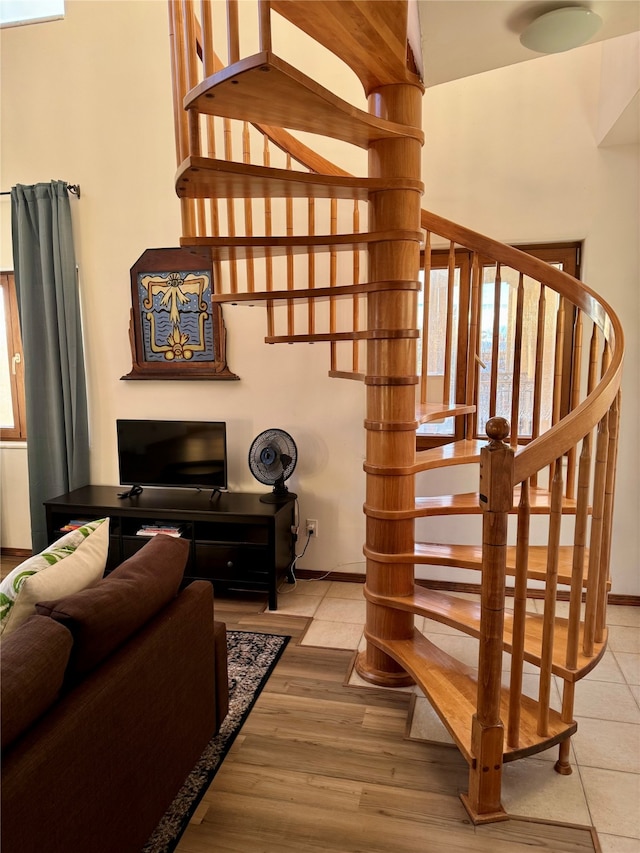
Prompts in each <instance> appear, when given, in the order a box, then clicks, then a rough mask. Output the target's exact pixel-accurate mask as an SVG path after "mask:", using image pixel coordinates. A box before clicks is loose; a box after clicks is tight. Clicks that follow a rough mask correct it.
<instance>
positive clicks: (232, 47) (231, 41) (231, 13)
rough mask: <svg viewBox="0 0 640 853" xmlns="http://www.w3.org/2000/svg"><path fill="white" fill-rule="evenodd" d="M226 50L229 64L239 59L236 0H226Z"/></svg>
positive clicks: (238, 28)
mask: <svg viewBox="0 0 640 853" xmlns="http://www.w3.org/2000/svg"><path fill="white" fill-rule="evenodd" d="M227 38H228V41H227V50H228V55H229V65H233V63H234V62H239V61H240V27H239V24H238V0H227Z"/></svg>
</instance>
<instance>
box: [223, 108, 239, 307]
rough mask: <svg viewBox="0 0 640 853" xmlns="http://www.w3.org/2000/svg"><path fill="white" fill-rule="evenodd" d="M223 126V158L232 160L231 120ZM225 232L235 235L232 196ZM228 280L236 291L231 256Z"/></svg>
mask: <svg viewBox="0 0 640 853" xmlns="http://www.w3.org/2000/svg"><path fill="white" fill-rule="evenodd" d="M223 127H224V159H225V160H233V133H232V128H231V120H230V119H228V118H225V119H224V121H223ZM227 234H228V235H229V237H235V236H236V208H235V204H234V200H233V199H232V198H228V199H227ZM229 281H230V286H231V293H237V292H238V262H237V261H236V259H235V257H232V258H231V259H230V262H229Z"/></svg>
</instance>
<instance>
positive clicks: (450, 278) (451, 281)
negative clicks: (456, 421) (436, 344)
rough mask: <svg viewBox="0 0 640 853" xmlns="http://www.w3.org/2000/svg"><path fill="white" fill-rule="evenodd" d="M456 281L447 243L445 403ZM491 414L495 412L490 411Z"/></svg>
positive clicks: (452, 252) (451, 246) (447, 399)
mask: <svg viewBox="0 0 640 853" xmlns="http://www.w3.org/2000/svg"><path fill="white" fill-rule="evenodd" d="M455 281H456V246H455V243H453V242H451V243H449V258H448V263H447V320H446V333H445V343H444V376H443V387H442V402H443V403H444V404H445V405H446V404H448V403H449V402H450V400H451V354H452V352H453V309H454V302H455ZM491 414H495V413H494V412H492V413H491Z"/></svg>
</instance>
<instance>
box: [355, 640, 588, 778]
mask: <svg viewBox="0 0 640 853" xmlns="http://www.w3.org/2000/svg"><path fill="white" fill-rule="evenodd" d="M367 639H368V640H369V642H371V643H372V644H373V645H375V646H377V647H378V648H380V649H382V651H384V652H386V653H387V654H389V655H390V656H391V657H392V658H394V660H396V661H397V662H398V663H399V664H400V665H401V666H402V667H403V668H404V669H405V670H406V671H407V672H408V673H409V674H410V675H411V676H412V678H414V679H415V681H416V683H417V684H418V685H419V687H420V688H421V690H422V691H423V692H424V694H425V696H426V697H427V699H428V700H429V702H430V703H431V705H432V706H433V708H434V710H435V711H436V713H437V714H438V716H439V717H440V719H441V720H442V722H443V724H444V726H445V727H446V728H447V730H448V731H449V733H450V735H451V737H452V738H453V739H454V740H455V742H456V744H457V745H458V748H459V749H460V751H461V752H462V754H463V756H464V757H465V759H466V761H467V762H468V763H469V764H471V763H472V762H473V760H474V757H473V754H472V751H471V720H472V718H473V715H474V714H475V712H476V699H477V692H478V681H477V675H476V673H475V671H474V670H473V669H472V668H471V667H468V666H465V665H464V664H462V663H460V661H458V660H456V659H455V658H453V657H451V656H450V655H448V654H447V653H446V652H443V651H442V649H439V648H438V647H437V646H436V645H434V644H433V643H432V642H431V641H430V640H427V638H426V637H424V636H423V635H422V634H421V633H420V632H419V631H416V630H414V632H413V636H412V637H411V638H410V639H407V640H382V639H379V638H378V637H373V636H371V635H369V634H367ZM500 704H501V709H500V716H501V719H502V720H503V721H506V720H507V719H508V716H509V691H508V689H507V688H505V687H503V688H502V691H501V702H500ZM537 722H538V703H537V702H536V701H535V700H534V699H530V698H529V697H528V696H524V695H523V696H522V697H521V716H520V743H519V745H518V747H508V746H507V744H506V738H505V743H504V747H503V750H504V751H503V761H513V760H515V759H517V758H523V757H525V756H527V755H534V754H535V753H537V752H541V751H542V750H544V749H548V748H549V747H550V746H553V745H554V744H555V743H559V742H560V741H562V740H564V739H565V738H567V737H571V735H572V734H573V733H574V732H575V731H576V729H577V725H576V723H575V722H572V723H565V722H563V720H562V719H561V718H560V715H559V714H558V712H557V711H554V710H549V734H548V736H545V737H540V736H539V735H538V734H537Z"/></svg>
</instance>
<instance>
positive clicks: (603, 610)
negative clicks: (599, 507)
mask: <svg viewBox="0 0 640 853" xmlns="http://www.w3.org/2000/svg"><path fill="white" fill-rule="evenodd" d="M608 419H609V446H608V448H607V475H606V479H605V490H604V517H603V527H602V557H601V560H600V563H601V571H600V573H599V575H598V608H597V613H596V633H595V640H596V642H597V643H602V642H603V641H604V631H605V626H606V615H607V584H608V581H609V571H610V566H611V534H612V525H613V495H614V491H615V481H616V467H617V462H618V428H619V423H620V392H618V394H617V395H616V398H615V400H614V401H613V403H612V405H611V408H610V409H609V416H608Z"/></svg>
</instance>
